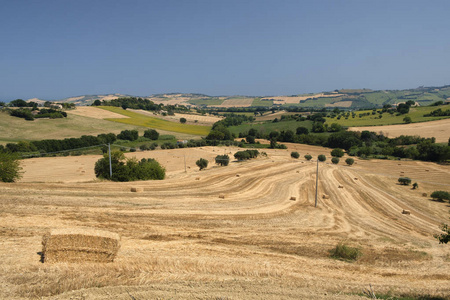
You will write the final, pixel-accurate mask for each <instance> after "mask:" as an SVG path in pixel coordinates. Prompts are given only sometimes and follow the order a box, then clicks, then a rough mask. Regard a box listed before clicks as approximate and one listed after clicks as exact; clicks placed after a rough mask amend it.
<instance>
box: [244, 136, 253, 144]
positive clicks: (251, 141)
mask: <svg viewBox="0 0 450 300" xmlns="http://www.w3.org/2000/svg"><path fill="white" fill-rule="evenodd" d="M245 140H246V141H247V143H249V144H254V143H255V137H254V136H253V135H248V136H247V137H246V138H245Z"/></svg>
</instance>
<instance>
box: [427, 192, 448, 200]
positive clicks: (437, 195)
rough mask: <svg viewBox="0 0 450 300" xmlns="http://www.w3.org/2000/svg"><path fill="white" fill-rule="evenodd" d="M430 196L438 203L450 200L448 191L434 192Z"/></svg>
mask: <svg viewBox="0 0 450 300" xmlns="http://www.w3.org/2000/svg"><path fill="white" fill-rule="evenodd" d="M430 196H431V198H433V199H436V200H438V201H444V199H445V200H450V193H449V192H446V191H434V192H432V193H431V195H430Z"/></svg>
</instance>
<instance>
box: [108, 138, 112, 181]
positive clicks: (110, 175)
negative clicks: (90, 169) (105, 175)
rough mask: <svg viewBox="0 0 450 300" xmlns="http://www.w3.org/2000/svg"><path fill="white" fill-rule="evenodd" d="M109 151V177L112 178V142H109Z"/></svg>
mask: <svg viewBox="0 0 450 300" xmlns="http://www.w3.org/2000/svg"><path fill="white" fill-rule="evenodd" d="M108 153H109V179H111V178H112V165H111V144H109V143H108Z"/></svg>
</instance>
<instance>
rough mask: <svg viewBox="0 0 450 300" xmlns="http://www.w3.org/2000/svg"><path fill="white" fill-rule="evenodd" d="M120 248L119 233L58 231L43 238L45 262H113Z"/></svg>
mask: <svg viewBox="0 0 450 300" xmlns="http://www.w3.org/2000/svg"><path fill="white" fill-rule="evenodd" d="M119 248H120V236H119V235H118V234H117V233H113V232H108V231H102V230H94V229H56V230H52V231H50V233H48V234H46V235H44V237H43V238H42V261H43V262H49V263H54V262H86V261H90V262H112V261H113V260H114V258H115V257H116V255H117V252H118V251H119Z"/></svg>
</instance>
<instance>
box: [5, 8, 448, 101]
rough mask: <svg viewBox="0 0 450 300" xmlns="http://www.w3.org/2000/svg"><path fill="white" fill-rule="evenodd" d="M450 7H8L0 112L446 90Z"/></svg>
mask: <svg viewBox="0 0 450 300" xmlns="http://www.w3.org/2000/svg"><path fill="white" fill-rule="evenodd" d="M449 12H450V1H446V0H444V1H400V0H399V1H390V0H389V1H383V0H378V1H364V0H358V1H339V0H336V1H325V0H324V1H321V0H318V1H313V0H311V1H301V0H298V1H283V0H279V1H264V0H261V1H251V0H240V1H234V0H231V1H215V0H204V1H196V0H189V1H188V0H185V1H171V0H164V1H163V0H161V1H136V0H127V1H119V0H108V1H103V0H97V1H96V0H90V1H84V0H76V1H64V0H52V1H49V0H41V1H24V0H15V1H12V0H0V101H10V100H13V99H17V98H21V99H29V98H32V97H38V98H41V99H46V100H55V99H61V98H65V97H71V96H77V95H84V94H104V93H123V94H131V95H137V96H146V95H150V94H154V93H171V92H185V93H204V94H208V95H292V94H300V93H309V92H321V91H330V90H334V89H340V88H372V89H405V88H415V87H418V86H421V85H424V86H440V85H445V84H450V38H449V37H450V17H449Z"/></svg>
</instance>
